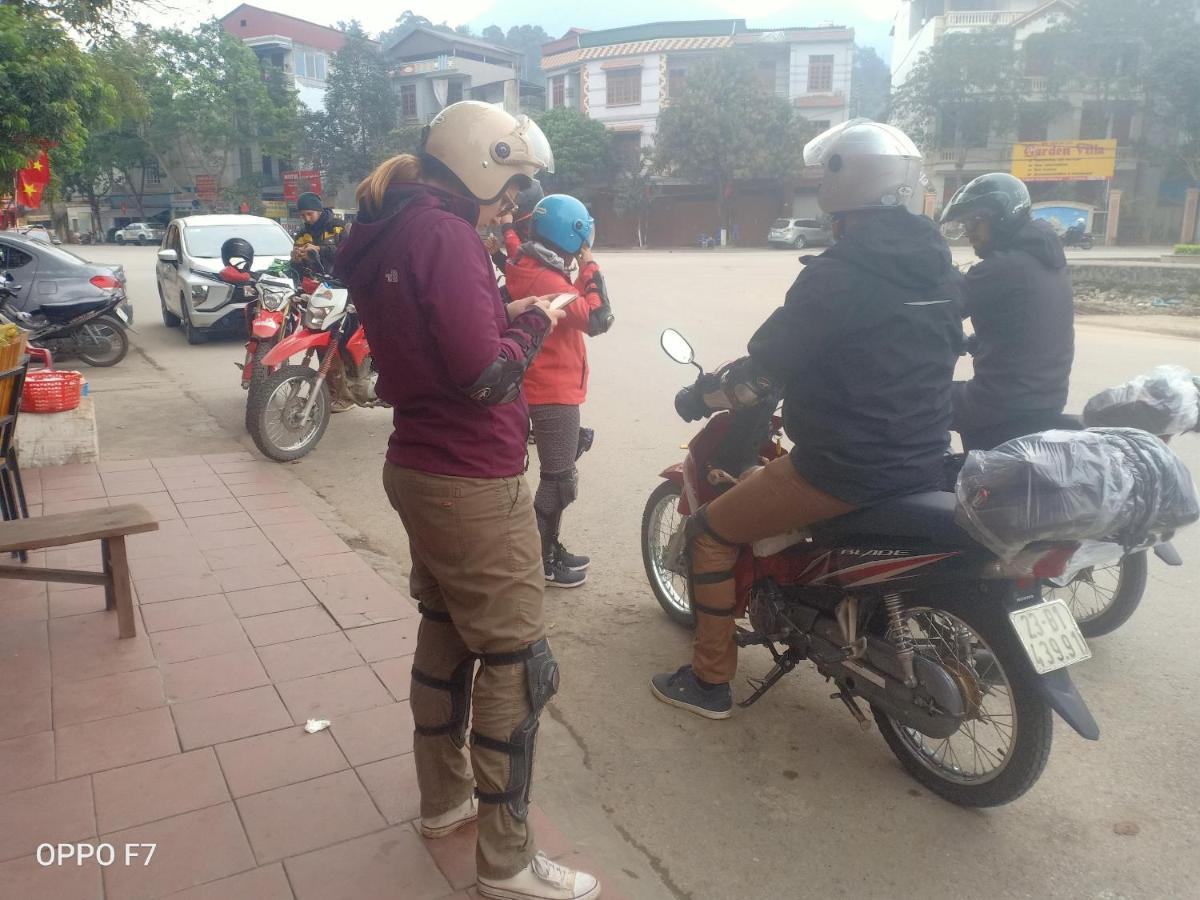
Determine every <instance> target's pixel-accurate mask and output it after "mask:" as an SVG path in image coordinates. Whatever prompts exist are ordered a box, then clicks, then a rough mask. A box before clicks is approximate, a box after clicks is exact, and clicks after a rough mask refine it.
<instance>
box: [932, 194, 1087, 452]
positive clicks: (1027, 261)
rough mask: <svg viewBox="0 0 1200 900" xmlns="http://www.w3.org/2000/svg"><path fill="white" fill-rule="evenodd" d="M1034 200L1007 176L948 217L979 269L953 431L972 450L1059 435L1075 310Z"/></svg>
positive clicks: (964, 199) (955, 200)
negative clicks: (969, 371)
mask: <svg viewBox="0 0 1200 900" xmlns="http://www.w3.org/2000/svg"><path fill="white" fill-rule="evenodd" d="M1031 206H1032V204H1031V203H1030V198H1029V191H1028V189H1027V188H1026V187H1025V185H1024V184H1023V183H1022V182H1021V181H1020V180H1019V179H1017V178H1014V177H1013V176H1012V175H1009V174H1008V173H1006V172H993V173H991V174H989V175H980V176H979V177H978V178H976V179H975V180H973V181H971V182H970V183H969V184H967V185H964V186H963V187H961V188H959V190H958V192H957V193H955V195H954V196H953V197H952V198H951V200H950V203H949V204H948V205H947V206H946V209H945V211H944V212H943V213H942V217H941V221H942V223H943V226H944V227H945V226H946V225H948V224H951V223H954V224H957V225H960V226H961V227H963V228H965V230H966V235H967V238H968V239H969V240H970V242H971V245H972V246H973V247H974V248H975V253H976V255H977V256H979V258H980V262H978V263H976V264H975V265H974V266H972V267H971V269H970V271H968V272H967V276H966V279H965V284H964V288H963V292H964V296H965V304H964V307H963V315H964V317H969V318H970V319H971V323H972V325H973V326H974V328H975V334H974V336H973V338H972V339H971V340H970V341H969V342H968V344H967V347H968V349H969V350H970V351H971V352H972V354H973V355H974V359H975V372H974V377H973V378H972V379H971V380H970V381H958V382H955V384H954V429H955V430H956V431H958V433H959V435H960V436H961V437H962V442H963V447H964V449H967V450H972V449H988V448H991V447H995V446H997V445H998V444H1002V443H1004V442H1005V441H1007V440H1011V439H1012V438H1015V437H1020V436H1021V435H1024V434H1030V433H1032V432H1035V431H1042V430H1045V429H1046V428H1052V427H1055V425H1057V424H1058V422H1057V420H1058V419H1059V417H1060V416H1061V415H1062V411H1063V407H1064V406H1066V403H1067V385H1068V382H1069V381H1070V378H1071V364H1072V361H1073V360H1074V356H1075V307H1074V301H1073V297H1072V291H1071V275H1070V273H1069V272H1068V271H1067V258H1066V255H1065V254H1064V253H1063V249H1062V243H1061V242H1060V241H1059V239H1058V237H1057V235H1055V233H1054V229H1053V228H1052V227H1051V226H1050V224H1049V223H1047V222H1041V221H1036V220H1034V219H1033V218H1031V216H1030V209H1031Z"/></svg>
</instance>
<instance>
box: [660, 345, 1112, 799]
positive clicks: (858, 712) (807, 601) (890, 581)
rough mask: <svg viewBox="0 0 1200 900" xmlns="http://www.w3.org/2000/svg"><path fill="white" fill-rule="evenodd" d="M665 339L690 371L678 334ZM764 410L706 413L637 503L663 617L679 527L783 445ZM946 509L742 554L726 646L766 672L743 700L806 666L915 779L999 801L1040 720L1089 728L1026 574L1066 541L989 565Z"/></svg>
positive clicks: (809, 534)
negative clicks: (746, 651)
mask: <svg viewBox="0 0 1200 900" xmlns="http://www.w3.org/2000/svg"><path fill="white" fill-rule="evenodd" d="M662 344H663V349H664V350H666V352H667V354H668V355H669V356H671V358H672V359H674V360H675V361H676V362H680V363H685V364H689V365H696V364H695V362H694V355H693V352H692V348H691V347H690V346H689V345H688V343H687V341H686V340H685V339H684V338H683V336H682V335H680V334H679V333H678V332H675V331H667V332H665V333H664V334H663V339H662ZM697 368H699V366H697ZM701 374H703V370H701ZM687 390H695V388H694V387H693V388H691V389H687ZM774 412H775V407H774V404H771V403H766V404H763V405H762V407H760V408H752V409H747V410H741V411H739V412H736V413H730V412H721V413H717V414H715V415H713V416H712V417H711V418H710V419H709V421H708V422H707V423H706V424H705V426H704V428H702V429H701V431H700V433H699V434H697V435H696V436H695V437H694V438H693V439H692V441H691V443H690V444H689V445H688V453H687V457H686V458H685V460H684V462H683V463H682V464H678V465H674V466H671V467H670V468H668V469H666V470H665V471H664V472H663V473H662V477H663V479H664V481H663V483H662V484H660V485H659V486H658V488H657V489H656V490H655V491H654V492H653V493H652V494H651V496H650V499H649V501H648V502H647V504H646V509H645V514H644V516H643V519H642V555H643V559H644V562H645V566H646V575H647V577H648V578H649V580H650V584H651V587H652V588H653V590H654V593H655V595H656V596H657V598H658V601H659V603H660V604H662V607H663V609H664V610H666V612H667V614H668V615H669V616H670V617H671V618H672V619H674V620H675V621H677V622H681V623H684V624H690V623H691V621H692V612H691V603H690V599H689V596H690V591H689V586H688V579H687V577H686V573H687V571H688V566H687V561H686V558H685V557H686V547H685V542H684V538H683V535H684V524H685V522H686V519H687V517H688V516H689V515H691V514H692V513H693V512H694V511H695V510H696V509H698V508H699V507H700V506H701V505H702V504H704V503H707V502H709V501H710V500H712V499H714V498H715V497H717V496H718V495H720V494H721V493H722V492H723V491H725V490H727V489H728V488H729V487H731V486H732V485H733V484H736V483H737V481H738V480H739V479H741V478H743V477H745V476H746V474H748V473H749V472H750V471H751V470H753V468H754V467H755V466H756V465H759V464H762V463H764V462H766V461H768V460H770V459H774V458H776V457H778V456H781V455H782V454H783V453H784V450H783V448H782V446H781V441H782V438H781V431H782V422H781V421H780V419H779V418H778V417H777V416H775V415H774ZM955 502H956V501H955V496H954V494H952V493H947V492H941V491H938V492H930V493H923V494H915V495H912V496H908V497H902V498H899V499H896V500H891V501H887V502H885V503H882V504H880V505H878V506H874V507H868V508H865V509H861V510H857V511H855V512H853V513H850V514H848V515H845V516H840V517H838V518H835V519H830V520H827V521H825V522H819V523H816V524H814V525H812V526H811V527H809V528H808V529H807V530H805V531H800V532H795V533H793V534H786V535H779V536H777V537H773V538H769V539H767V540H764V541H760V542H758V543H757V544H755V545H754V546H753V547H746V548H744V549H743V550H742V552H741V555H740V557H739V560H738V563H737V565H736V568H735V574H736V581H735V584H736V591H737V598H738V602H737V615H738V616H739V617H741V616H743V615H744V616H746V617H747V619H748V626H749V627H744V626H739V628H738V633H737V641H738V644H739V645H740V646H743V647H744V646H751V645H759V646H763V647H765V648H766V649H767V650H768V652H769V653H770V654H771V656H772V658H773V659H774V663H775V664H774V667H773V668H772V669H771V670H770V672H769V673H768V674H767V675H766V676H765V677H764V678H762V679H761V680H755V681H751V685H752V686H753V687H754V691H753V693H752V694H751V695H750V697H749V698H748V699H746V700H744V701H743V702H742V703H741V705H742V706H750V705H751V704H753V703H755V702H756V701H758V700H759V699H760V698H761V697H762V696H763V695H764V694H765V693H766V692H767V691H768V690H770V688H771V687H773V686H774V685H775V684H776V683H777V682H778V681H779V680H780V679H781V678H782V677H783V676H784V675H786V674H787V673H788V672H790V671H791V670H792V669H794V668H795V667H796V665H797V664H798V663H799V662H801V661H802V660H805V659H807V660H810V661H811V662H812V663H813V664H814V665H815V667H816V669H817V671H818V672H819V673H820V674H821V675H823V676H824V677H825V678H826V679H828V680H830V681H832V682H833V684H834V687H835V688H836V691H837V692H836V693H835V694H834V695H833V697H834V698H836V699H838V700H840V701H841V702H842V703H843V704H844V705H845V706H846V708H847V709H848V710H849V711H850V713H851V715H853V716H854V718H855V719H856V720H857V721H858V722H859V724H860V725H861V726H862V727H863V729H864V730H866V729H868V728H870V721H869V720H868V718H867V716H866V715H865V714H864V713H863V711H862V709H861V708H860V703H859V701H863V702H865V703H866V704H867V705H868V706H869V708H870V710H871V712H872V714H873V717H874V720H875V723H876V724H877V725H878V727H879V729H880V732H881V733H882V735H883V738H884V740H885V741H886V742H887V744H888V746H889V748H890V749H891V750H892V752H893V753H894V754H895V755H896V756H897V757H898V758H899V760H900V761H901V763H902V764H903V765H904V767H905V768H906V769H907V770H908V772H909V773H910V774H911V775H912V776H913V777H914V778H916V779H917V780H918V781H920V782H921V783H923V784H924V785H925V786H926V787H928V788H929V789H930V790H932V791H933V792H935V793H937V794H939V795H941V796H942V797H944V798H946V799H947V800H950V801H951V802H954V803H957V804H960V805H963V806H996V805H999V804H1003V803H1008V802H1010V801H1012V800H1014V799H1016V798H1017V797H1019V796H1021V795H1022V794H1023V793H1025V791H1027V790H1028V789H1029V788H1030V787H1032V786H1033V784H1034V783H1035V782H1036V781H1037V779H1038V777H1039V776H1040V775H1041V773H1042V769H1043V768H1044V766H1045V764H1046V760H1047V757H1048V756H1049V752H1050V740H1051V727H1052V712H1057V713H1058V714H1059V715H1060V716H1061V717H1062V718H1063V719H1064V720H1065V721H1066V722H1067V724H1069V725H1070V726H1071V727H1072V728H1074V729H1075V730H1076V731H1077V732H1079V734H1081V735H1082V736H1083V737H1085V738H1088V739H1089V740H1095V739H1097V738H1099V735H1100V731H1099V727H1098V726H1097V724H1096V722H1095V720H1094V719H1093V718H1092V715H1091V713H1090V712H1089V710H1088V708H1087V705H1086V704H1085V703H1084V701H1083V699H1082V698H1081V697H1080V695H1079V694H1078V692H1077V691H1076V689H1075V687H1074V685H1073V684H1072V682H1071V679H1070V676H1069V675H1068V674H1067V671H1066V667H1068V666H1070V665H1072V664H1074V663H1076V662H1080V661H1082V660H1084V659H1087V658H1089V657H1090V656H1091V651H1090V650H1089V649H1088V646H1087V643H1086V641H1085V640H1084V638H1083V636H1082V635H1081V634H1080V633H1079V628H1078V626H1077V625H1076V624H1075V621H1074V619H1073V618H1072V617H1071V613H1070V610H1069V609H1068V607H1067V604H1066V603H1065V602H1064V601H1063V600H1061V599H1049V600H1046V599H1044V598H1043V596H1042V584H1041V579H1045V578H1052V577H1055V576H1058V575H1061V574H1062V573H1063V572H1064V571H1065V569H1066V566H1067V563H1068V561H1069V560H1070V558H1071V556H1072V554H1073V553H1074V552H1075V550H1076V549H1077V547H1078V544H1076V543H1074V542H1059V543H1042V544H1031V545H1029V547H1027V548H1026V549H1025V550H1024V551H1023V552H1022V553H1021V554H1020V555H1019V556H1018V557H1017V558H1016V559H1015V560H1013V561H1012V562H1004V561H1002V560H1000V559H999V558H997V557H996V556H994V555H993V554H992V553H991V552H990V551H988V550H987V549H985V548H984V547H982V546H981V545H979V544H977V543H975V541H973V540H972V539H971V537H970V536H969V535H968V534H967V533H966V532H965V531H963V530H962V529H961V528H959V526H958V525H957V524H955V520H954V514H955Z"/></svg>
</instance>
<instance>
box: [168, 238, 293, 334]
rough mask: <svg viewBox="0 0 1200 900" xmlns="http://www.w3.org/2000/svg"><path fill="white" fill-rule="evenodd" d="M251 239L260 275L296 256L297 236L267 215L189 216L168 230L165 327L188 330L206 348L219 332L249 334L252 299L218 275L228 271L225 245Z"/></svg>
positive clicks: (255, 262) (255, 266) (187, 332)
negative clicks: (294, 243) (248, 306)
mask: <svg viewBox="0 0 1200 900" xmlns="http://www.w3.org/2000/svg"><path fill="white" fill-rule="evenodd" d="M232 237H240V238H245V239H246V240H247V241H249V242H250V246H252V247H253V248H254V267H253V270H254V271H255V272H263V271H265V270H266V269H268V268H270V266H271V264H272V263H273V262H275V261H276V260H279V259H283V260H288V259H290V258H291V255H292V236H291V235H290V234H288V233H287V231H286V230H284V228H283V226H282V225H280V224H279V223H278V222H276V221H275V220H274V219H266V218H263V217H262V216H241V215H232V216H203V215H202V216H185V217H184V218H182V219H175V220H174V221H172V222H171V224H170V225H168V226H167V234H166V237H165V238H164V239H163V243H162V248H161V249H160V250H159V251H158V265H157V267H156V276H157V281H158V300H159V303H160V305H161V306H162V317H163V324H164V325H166V326H167V327H168V328H178V327H180V326H182V328H183V333H184V335H185V336H186V337H187V342H188V343H189V344H202V343H204V341H205V340H207V339H208V335H209V334H210V333H212V332H217V331H239V332H244V331H245V328H246V314H245V312H244V309H245V306H246V300H244V299H242V296H241V293H240V292H238V293H237V294H235V292H234V290H233V288H232V287H231V286H230V285H227V284H223V283H221V282H220V281H218V280H217V279H216V278H215V276H216V273H218V272H220V271H221V269H222V268H223V264H222V262H221V245H222V244H223V243H225V241H227V240H229V238H232Z"/></svg>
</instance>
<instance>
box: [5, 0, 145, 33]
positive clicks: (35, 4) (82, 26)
mask: <svg viewBox="0 0 1200 900" xmlns="http://www.w3.org/2000/svg"><path fill="white" fill-rule="evenodd" d="M4 5H5V6H9V7H13V8H15V9H19V10H22V11H24V12H25V13H26V14H27V15H38V14H43V13H44V14H48V15H49V16H50V17H51V18H53V19H56V20H58V21H60V22H63V23H65V24H67V25H69V26H71V27H72V28H75V29H78V30H79V31H83V32H85V33H89V34H98V33H107V32H111V31H112V30H113V28H114V26H115V24H116V23H118V22H121V21H129V20H130V18H131V17H132V16H131V13H132V12H133V8H134V7H136V6H138V5H139V4H138V3H137V2H136V0H4Z"/></svg>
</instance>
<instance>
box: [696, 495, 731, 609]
mask: <svg viewBox="0 0 1200 900" xmlns="http://www.w3.org/2000/svg"><path fill="white" fill-rule="evenodd" d="M701 535H708V536H709V537H710V538H712V539H713V540H714V541H716V542H717V543H718V544H723V545H724V546H726V547H737V546H739V545H738V544H735V543H734V542H733V541H728V540H726V539H725V538H724V537H722V536H721V535H719V534H717V532H716V531H714V530H713V527H712V526H711V525H710V524H709V523H708V504H707V503H706V504H705V505H704V506H701V507H700V508H699V509H698V510H696V512H695V513H694V514H692V515H691V516H690V517H689V518H688V520H687V522H686V523H685V524H684V527H683V536H684V540H685V541H686V547H687V550H686V553H687V572H688V579H689V581H690V582H691V585H692V586H693V587H694V586H695V585H697V584H720V583H721V582H723V581H732V580H733V578H734V573H733V570H732V569H729V570H726V571H724V572H696V568H695V565H694V564H693V558H694V556H693V552H692V550H693V547H694V546H695V543H696V540H697V538H699V537H700V536H701ZM688 593H689V595H690V597H689V599H690V601H691V605H692V612H696V613H703V614H704V615H707V616H718V617H721V618H727V617H730V616H732V615H733V609H717V608H716V607H712V606H704V605H703V604H700V603H697V602H696V592H695V591H694V590H690V591H689V592H688Z"/></svg>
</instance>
